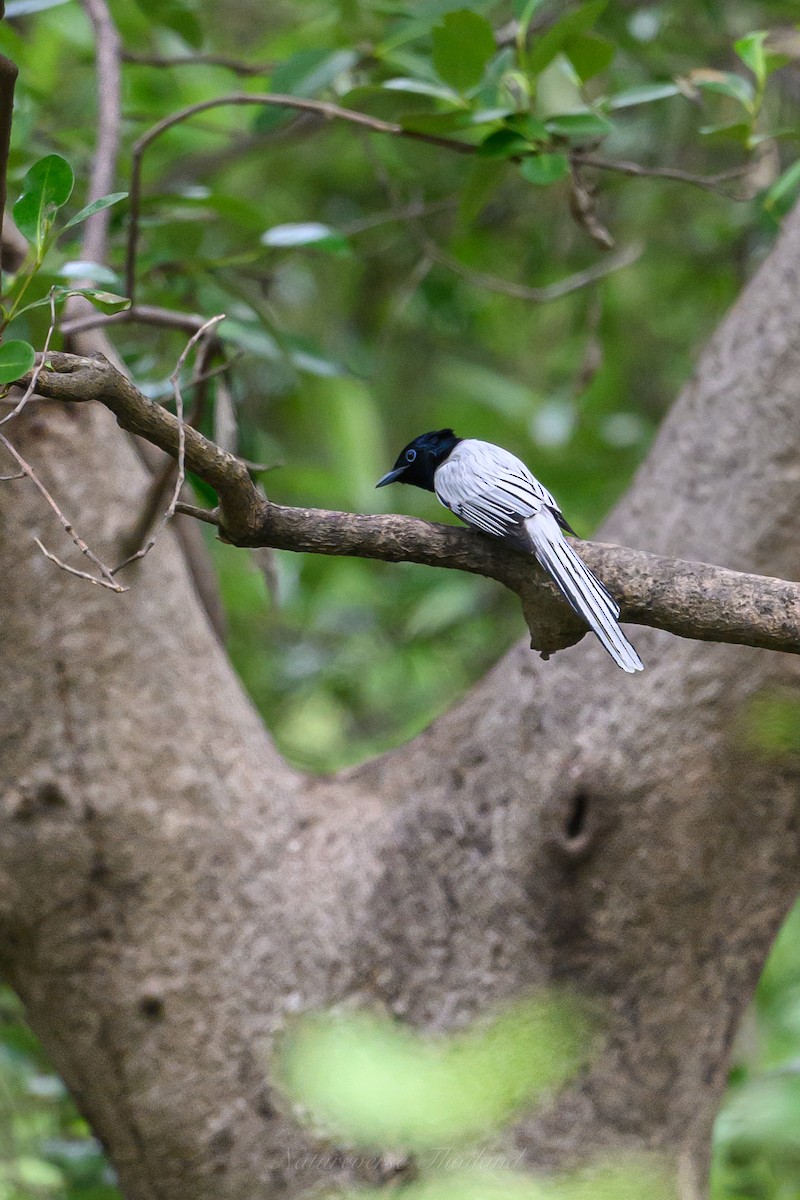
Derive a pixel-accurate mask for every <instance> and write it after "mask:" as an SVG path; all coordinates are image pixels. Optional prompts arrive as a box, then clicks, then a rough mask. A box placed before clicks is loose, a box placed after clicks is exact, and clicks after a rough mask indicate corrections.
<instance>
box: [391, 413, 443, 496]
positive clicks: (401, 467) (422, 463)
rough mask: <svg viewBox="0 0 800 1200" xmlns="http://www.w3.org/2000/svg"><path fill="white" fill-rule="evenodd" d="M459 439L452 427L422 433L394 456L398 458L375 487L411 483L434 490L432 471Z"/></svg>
mask: <svg viewBox="0 0 800 1200" xmlns="http://www.w3.org/2000/svg"><path fill="white" fill-rule="evenodd" d="M461 440H462V439H461V438H460V437H456V435H455V434H454V433H453V431H452V429H434V430H431V432H430V433H421V434H420V435H419V437H415V438H414V440H413V442H409V443H408V445H407V446H404V447H403V449H402V450H401V451H400V453H399V454H398V456H397V461H396V462H395V464H394V466H393V467H392V469H391V471H389V472H388V473H387V474H386V475H384V476H383V478H382V479H379V480H378V483H377V485H376V486H377V487H385V486H386V485H387V483H410V484H413V485H414V487H419V488H425V489H426V490H427V491H429V492H432V491H433V473H434V471H435V470H436V468H437V467H438V466H439V465H440V463H443V462H444V460H445V459H446V458H447V456H448V455H449V454H450V453H451V451H452V450H453V449H454V448H455V447H456V446H457V445H458V443H459V442H460V441H461Z"/></svg>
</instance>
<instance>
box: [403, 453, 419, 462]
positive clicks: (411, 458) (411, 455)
mask: <svg viewBox="0 0 800 1200" xmlns="http://www.w3.org/2000/svg"><path fill="white" fill-rule="evenodd" d="M416 457H417V452H416V450H406V462H410V463H412V462H413V461H414V459H415V458H416Z"/></svg>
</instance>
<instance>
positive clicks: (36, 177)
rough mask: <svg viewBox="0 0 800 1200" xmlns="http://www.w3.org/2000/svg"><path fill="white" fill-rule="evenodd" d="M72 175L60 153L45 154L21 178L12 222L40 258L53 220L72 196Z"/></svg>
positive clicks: (73, 181)
mask: <svg viewBox="0 0 800 1200" xmlns="http://www.w3.org/2000/svg"><path fill="white" fill-rule="evenodd" d="M74 186H75V176H74V174H73V171H72V167H71V166H70V165H69V163H68V162H67V160H66V159H65V158H62V157H61V155H60V154H48V155H47V157H46V158H41V159H39V161H38V162H37V163H34V165H33V166H32V167H31V169H30V170H29V171H28V173H27V175H26V176H25V181H24V183H23V192H22V195H21V196H20V198H19V200H17V202H16V204H15V205H14V220H15V221H16V223H17V225H18V226H19V230H20V233H22V234H24V235H25V237H26V238H27V239H28V241H29V242H33V244H34V246H35V247H36V251H37V254H39V255H40V256H41V254H42V252H43V250H44V247H45V244H46V242H47V239H48V237H49V235H50V231H51V229H52V228H53V221H54V220H55V216H56V213H57V212H58V210H59V208H63V207H64V205H65V204H66V203H67V201H68V200H69V198H70V196H71V195H72V189H73V187H74Z"/></svg>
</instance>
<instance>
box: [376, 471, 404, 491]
mask: <svg viewBox="0 0 800 1200" xmlns="http://www.w3.org/2000/svg"><path fill="white" fill-rule="evenodd" d="M403 471H405V467H395V469H394V470H393V471H387V472H386V474H385V475H384V476H383V477H382V478H381V479H379V480H378V482H377V483H376V484H375V487H376V488H379V487H386V485H387V483H394V481H395V480H396V479H399V478H400V476H401V475H402V474H403Z"/></svg>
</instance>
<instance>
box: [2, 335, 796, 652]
mask: <svg viewBox="0 0 800 1200" xmlns="http://www.w3.org/2000/svg"><path fill="white" fill-rule="evenodd" d="M29 384H30V375H29V376H28V377H24V378H22V379H20V380H19V386H20V387H23V388H27V387H28V386H29ZM37 390H38V392H39V393H40V394H41V395H43V396H45V397H47V398H49V399H51V400H57V401H59V400H60V401H72V402H88V401H96V402H98V403H100V404H103V405H104V406H105V407H106V408H108V409H109V410H110V411H111V412H112V413H113V414H114V416H115V417H116V419H117V423H118V424H119V425H120V426H121V427H122V428H123V429H125V430H127V431H129V432H130V433H134V434H136V435H137V436H139V437H142V438H144V439H145V440H147V441H148V442H150V443H152V444H153V445H154V446H157V447H158V448H159V449H161V450H163V451H164V452H165V453H167V454H169V455H170V456H171V457H172V458H173V459H175V460H176V461H180V460H181V459H182V460H183V462H184V463H185V467H186V469H187V470H188V471H191V472H193V473H194V474H195V475H197V476H198V477H199V478H201V479H202V480H204V482H205V483H207V484H209V485H210V486H211V487H212V488H214V490H215V491H216V493H217V496H218V498H219V507H218V508H216V509H211V510H209V509H200V508H195V507H194V506H192V505H188V504H183V503H181V502H179V501H175V503H174V505H171V506H170V507H171V509H172V510H173V511H174V512H176V513H182V514H186V515H189V516H192V517H195V518H198V519H200V520H203V521H206V522H208V523H211V524H213V525H215V526H217V527H218V528H219V531H220V536H221V537H222V538H223V539H224V540H225V541H227V542H231V543H233V544H234V545H237V546H250V547H253V546H268V547H272V548H274V549H279V550H292V551H296V552H302V553H311V554H326V555H345V556H356V557H360V558H372V559H378V560H382V561H384V562H416V563H422V564H425V565H428V566H436V567H446V568H449V569H454V570H461V571H468V572H471V573H472V574H477V575H485V576H487V577H489V578H491V579H496V580H498V581H499V582H500V583H503V584H504V585H505V586H506V587H508V588H510V589H511V590H512V591H514V592H516V593H517V595H519V597H520V599H521V602H522V606H523V611H524V613H525V617H526V620H527V622H528V626H529V628H530V630H531V637H532V643H531V644H532V647H533V648H534V649H537V650H540V651H542V652H543V653H545V654H548V653H551V652H553V651H555V650H558V649H560V648H563V647H564V646H568V645H571V644H573V643H574V642H576V641H578V640H579V639H580V638H581V637H582V636H583V634H584V633H585V632H586V630H585V628H584V627H583V626H582V625H581V623H580V621H579V620H578V618H576V617H575V616H574V615H573V614H572V612H571V611H570V610H569V608H568V607H567V606H566V605H565V604H564V603H563V600H562V599H561V597H560V596H559V594H558V593H557V592H556V590H555V588H554V586H553V585H552V584H551V583H550V582H549V581H547V579H546V578H545V576H544V574H543V572H541V571H540V570H539V568H538V566H537V565H536V564H535V563H534V562H533V561H532V560H531V558H530V557H528V556H526V555H523V554H520V553H518V552H516V551H514V550H511V549H508V548H506V547H505V546H503V545H502V544H501V543H499V542H496V541H494V540H492V539H490V538H487V537H483V536H482V535H481V534H479V533H476V532H474V531H473V530H470V529H461V528H457V527H453V526H449V525H441V524H433V523H430V522H427V521H419V520H414V519H412V518H409V517H401V516H395V515H391V516H367V515H362V514H358V513H342V512H328V511H324V510H318V509H305V508H287V507H284V506H281V505H277V504H273V503H271V502H270V501H269V500H268V499H267V498H266V496H265V495H264V493H263V492H262V490H261V489H260V488H259V486H258V485H257V484H256V483H255V482H254V481H253V479H252V478H251V473H250V469H249V468H248V465H247V464H246V463H245V462H244V461H243V460H242V459H240V458H238V457H236V455H234V454H231V453H229V452H228V451H226V450H224V449H222V448H221V447H220V446H218V445H216V444H215V443H214V442H212V441H210V440H209V439H208V438H206V437H204V436H203V435H202V434H201V433H199V432H198V431H197V430H196V429H193V428H192V427H191V426H189V425H185V424H182V422H181V421H179V420H178V418H177V417H175V416H174V415H173V414H172V413H170V412H168V411H167V410H166V409H165V408H163V407H161V405H159V404H157V403H155V402H154V401H152V400H150V399H149V398H148V397H147V396H145V395H143V394H142V393H141V392H140V391H139V390H138V389H137V388H136V387H135V386H134V385H133V384H132V383H131V381H130V380H129V379H127V378H125V376H124V375H122V374H120V373H119V372H118V371H117V370H116V369H115V368H114V367H113V366H112V364H111V363H109V362H108V361H107V360H106V359H104V358H103V357H102V356H97V357H93V358H82V357H78V356H75V355H69V354H53V353H51V354H49V355H48V357H47V361H46V363H44V365H39V376H38V381H37ZM23 469H24V468H23ZM580 552H581V556H582V557H583V558H584V559H585V561H586V563H587V565H588V566H589V567H590V568H591V569H592V570H593V571H595V572H596V573H597V574H598V575H599V577H600V578H601V579H602V580H603V582H604V583H605V584H606V585H607V586H608V587H609V588H610V589H611V590H612V591H613V593H614V595H615V596H616V597H617V598H618V600H619V602H620V606H621V609H622V619H623V620H624V621H630V622H632V623H634V624H637V625H647V626H651V627H653V628H656V629H663V630H667V631H668V632H670V633H674V634H678V635H679V636H681V637H686V638H695V639H698V640H702V641H717V642H732V643H737V644H741V645H746V646H756V647H762V648H765V649H771V650H781V651H784V652H787V653H792V654H800V584H798V583H794V582H790V581H786V580H781V579H771V578H768V577H765V576H761V575H750V574H744V573H742V572H739V571H729V570H726V569H725V568H723V567H716V566H712V565H710V564H708V563H697V562H688V561H684V560H681V559H673V558H664V557H660V556H657V555H653V554H647V553H645V552H644V551H641V550H633V549H630V548H627V547H623V546H609V545H604V544H602V543H599V542H582V543H581V547H580Z"/></svg>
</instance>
